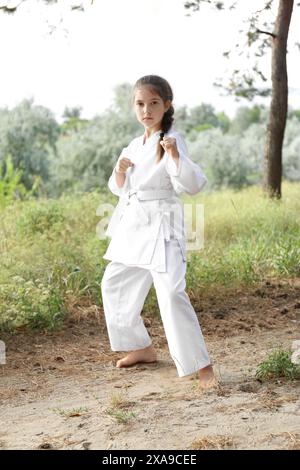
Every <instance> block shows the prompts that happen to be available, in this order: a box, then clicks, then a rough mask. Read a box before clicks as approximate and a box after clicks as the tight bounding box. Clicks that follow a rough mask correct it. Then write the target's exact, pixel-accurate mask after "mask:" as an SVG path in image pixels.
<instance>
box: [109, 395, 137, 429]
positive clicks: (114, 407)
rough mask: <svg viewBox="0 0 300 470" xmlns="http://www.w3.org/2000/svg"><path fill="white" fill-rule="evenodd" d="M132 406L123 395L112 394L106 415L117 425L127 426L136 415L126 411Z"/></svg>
mask: <svg viewBox="0 0 300 470" xmlns="http://www.w3.org/2000/svg"><path fill="white" fill-rule="evenodd" d="M131 406H132V402H130V401H128V400H127V399H126V398H125V397H124V396H123V395H121V394H119V393H114V394H113V395H112V396H111V398H110V405H109V407H108V408H107V409H106V414H108V415H109V416H111V417H112V418H113V419H115V420H116V421H117V423H119V424H128V423H129V422H130V421H131V420H132V419H133V418H135V417H136V414H135V413H134V412H133V411H128V408H130V407H131Z"/></svg>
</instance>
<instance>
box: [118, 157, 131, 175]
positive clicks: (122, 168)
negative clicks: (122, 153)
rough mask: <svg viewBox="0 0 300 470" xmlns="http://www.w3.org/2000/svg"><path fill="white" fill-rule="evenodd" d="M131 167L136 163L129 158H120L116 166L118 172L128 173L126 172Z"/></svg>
mask: <svg viewBox="0 0 300 470" xmlns="http://www.w3.org/2000/svg"><path fill="white" fill-rule="evenodd" d="M131 166H134V163H132V161H131V160H130V159H129V158H125V157H123V158H120V159H119V160H118V162H117V165H116V172H117V173H126V170H127V169H128V168H129V167H131Z"/></svg>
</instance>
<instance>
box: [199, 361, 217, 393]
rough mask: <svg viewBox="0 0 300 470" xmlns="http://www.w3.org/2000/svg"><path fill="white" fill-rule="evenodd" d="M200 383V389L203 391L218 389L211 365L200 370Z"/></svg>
mask: <svg viewBox="0 0 300 470" xmlns="http://www.w3.org/2000/svg"><path fill="white" fill-rule="evenodd" d="M199 381H200V382H199V387H200V389H202V390H208V389H211V388H217V387H218V386H219V383H218V380H217V379H216V377H215V374H214V371H213V368H212V366H211V365H209V366H206V367H204V368H203V369H200V370H199Z"/></svg>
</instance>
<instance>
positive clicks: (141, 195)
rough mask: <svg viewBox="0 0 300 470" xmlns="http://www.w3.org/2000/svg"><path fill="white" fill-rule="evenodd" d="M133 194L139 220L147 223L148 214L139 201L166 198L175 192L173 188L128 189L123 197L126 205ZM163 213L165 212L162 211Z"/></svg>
mask: <svg viewBox="0 0 300 470" xmlns="http://www.w3.org/2000/svg"><path fill="white" fill-rule="evenodd" d="M132 196H134V198H133V199H134V202H135V204H136V207H137V210H138V213H139V216H140V222H142V223H144V224H146V225H147V224H148V223H149V216H148V215H147V214H146V212H145V211H144V209H143V207H142V205H141V204H140V203H139V201H140V200H141V201H152V200H155V199H168V198H170V197H173V196H176V192H175V191H174V189H146V190H140V189H130V190H129V191H127V192H126V193H125V194H124V197H125V201H124V202H125V204H126V205H128V204H130V203H131V202H130V199H131V198H132ZM163 215H165V213H163Z"/></svg>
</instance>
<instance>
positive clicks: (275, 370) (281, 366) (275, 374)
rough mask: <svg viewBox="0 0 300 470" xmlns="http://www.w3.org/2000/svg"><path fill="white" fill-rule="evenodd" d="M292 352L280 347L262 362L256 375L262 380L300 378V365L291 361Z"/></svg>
mask: <svg viewBox="0 0 300 470" xmlns="http://www.w3.org/2000/svg"><path fill="white" fill-rule="evenodd" d="M291 355H292V353H291V352H290V351H284V350H283V349H278V350H277V351H275V352H273V353H272V354H270V355H269V356H268V357H267V359H266V360H265V361H263V362H261V363H260V364H259V365H258V367H257V370H256V377H257V378H258V379H261V380H272V379H276V378H286V379H289V380H295V379H300V366H299V365H297V364H293V363H292V361H291Z"/></svg>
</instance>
